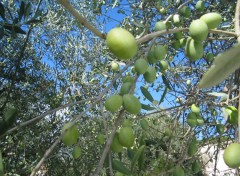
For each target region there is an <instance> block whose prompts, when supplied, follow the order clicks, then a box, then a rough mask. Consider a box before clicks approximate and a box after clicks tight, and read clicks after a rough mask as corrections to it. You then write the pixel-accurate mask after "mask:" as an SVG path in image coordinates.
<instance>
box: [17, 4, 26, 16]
mask: <svg viewBox="0 0 240 176" xmlns="http://www.w3.org/2000/svg"><path fill="white" fill-rule="evenodd" d="M24 10H25V3H24V2H23V1H22V2H21V5H20V10H19V12H18V19H19V21H21V19H22V17H23V14H24Z"/></svg>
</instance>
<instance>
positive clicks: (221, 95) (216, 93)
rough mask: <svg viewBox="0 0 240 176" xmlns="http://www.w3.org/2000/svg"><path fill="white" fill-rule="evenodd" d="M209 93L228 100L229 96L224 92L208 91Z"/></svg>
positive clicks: (222, 99)
mask: <svg viewBox="0 0 240 176" xmlns="http://www.w3.org/2000/svg"><path fill="white" fill-rule="evenodd" d="M208 95H212V96H215V97H221V99H220V101H224V100H227V98H228V94H226V93H222V92H211V93H208Z"/></svg>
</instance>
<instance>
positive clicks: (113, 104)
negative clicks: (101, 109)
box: [105, 95, 123, 112]
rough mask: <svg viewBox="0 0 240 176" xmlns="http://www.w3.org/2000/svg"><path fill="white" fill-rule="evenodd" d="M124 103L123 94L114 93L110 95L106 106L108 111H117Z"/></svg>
mask: <svg viewBox="0 0 240 176" xmlns="http://www.w3.org/2000/svg"><path fill="white" fill-rule="evenodd" d="M122 103H123V99H122V96H120V95H112V96H111V97H109V98H108V99H107V100H106V102H105V108H106V109H107V110H108V111H111V112H116V111H117V110H118V109H119V108H120V107H121V106H122Z"/></svg>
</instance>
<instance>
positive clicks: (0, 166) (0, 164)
mask: <svg viewBox="0 0 240 176" xmlns="http://www.w3.org/2000/svg"><path fill="white" fill-rule="evenodd" d="M0 175H3V159H2V151H0Z"/></svg>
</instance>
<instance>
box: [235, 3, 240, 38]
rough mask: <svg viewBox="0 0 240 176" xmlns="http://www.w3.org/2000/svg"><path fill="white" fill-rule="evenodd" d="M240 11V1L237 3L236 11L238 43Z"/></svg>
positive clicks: (239, 36)
mask: <svg viewBox="0 0 240 176" xmlns="http://www.w3.org/2000/svg"><path fill="white" fill-rule="evenodd" d="M239 11H240V0H238V1H237V5H236V11H235V33H236V34H237V36H238V43H240V26H239Z"/></svg>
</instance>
